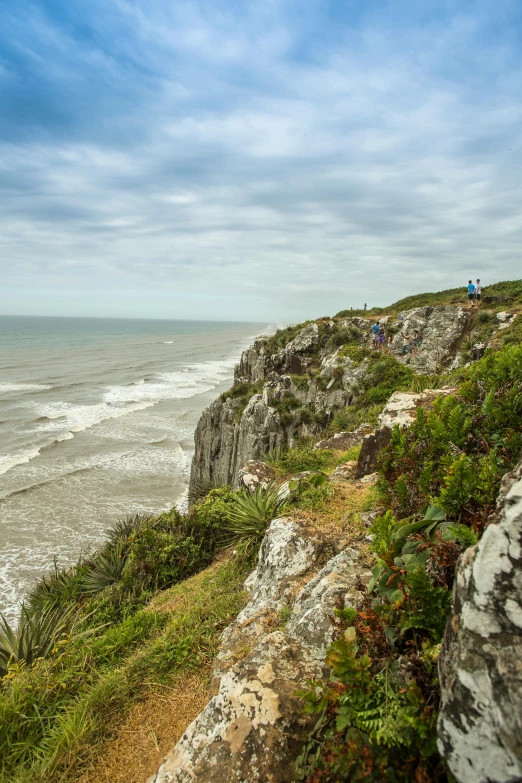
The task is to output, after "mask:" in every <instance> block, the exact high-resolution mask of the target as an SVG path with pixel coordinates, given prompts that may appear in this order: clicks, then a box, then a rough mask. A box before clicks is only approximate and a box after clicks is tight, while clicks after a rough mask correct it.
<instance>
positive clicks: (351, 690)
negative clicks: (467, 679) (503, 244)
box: [297, 340, 522, 783]
mask: <svg viewBox="0 0 522 783" xmlns="http://www.w3.org/2000/svg"><path fill="white" fill-rule="evenodd" d="M521 384H522V346H520V345H517V346H514V345H510V343H509V340H508V341H507V345H506V347H505V348H503V349H502V350H500V351H499V352H497V353H493V352H491V353H488V354H486V356H485V357H484V358H483V359H482V360H480V361H479V362H477V363H476V364H474V365H471V366H470V367H468V368H465V369H464V370H462V371H461V372H460V383H459V387H458V390H457V391H456V393H455V394H454V395H451V396H449V397H446V398H440V399H438V400H437V401H436V403H435V405H434V407H433V409H432V410H431V411H430V412H426V411H424V410H422V409H420V410H419V411H418V414H417V419H416V421H415V422H414V424H413V425H412V426H411V428H410V429H409V430H399V429H398V428H396V429H395V430H394V431H393V434H392V440H391V443H390V445H389V447H388V448H387V449H386V450H385V452H384V454H383V456H382V466H381V470H382V478H381V482H380V485H379V494H380V500H381V502H382V503H383V505H385V506H388V509H387V510H386V511H385V513H383V514H382V515H381V516H379V517H377V518H376V519H375V521H374V522H373V524H372V527H371V529H370V532H371V534H372V544H371V548H372V550H373V552H374V554H375V556H376V562H375V566H374V569H373V578H372V580H371V583H370V586H369V594H368V597H367V599H366V604H365V606H364V607H363V608H362V609H360V610H359V611H356V610H352V609H349V610H342V611H338V612H337V615H338V617H337V620H336V640H335V641H334V643H333V644H332V646H331V648H330V651H329V655H328V662H329V664H330V666H331V676H330V681H329V682H323V681H321V682H316V683H313V687H312V688H311V689H310V690H309V691H307V692H306V693H305V694H304V699H305V703H306V707H307V709H308V710H310V711H311V712H315V713H317V714H318V715H319V718H318V721H317V724H316V727H315V729H314V732H313V733H312V735H311V736H310V738H309V741H308V742H307V744H306V745H305V747H304V749H303V752H302V754H301V756H300V757H299V759H298V762H297V769H298V774H299V776H300V779H303V780H304V779H305V778H306V780H307V781H309V783H312V782H315V781H331V783H333V781H342V780H350V781H356V780H361V781H362V780H374V781H381V780H390V781H399V782H401V783H402V782H403V781H404V783H406V782H409V781H418V780H422V781H426V782H428V781H447V780H449V779H450V778H449V776H448V773H447V771H446V770H445V768H444V764H443V762H442V761H441V759H440V757H439V756H438V753H437V748H436V743H435V737H436V720H437V705H438V698H439V686H438V680H437V670H436V660H437V656H438V650H439V646H440V642H441V639H442V635H443V633H444V628H445V625H446V621H447V618H448V614H449V608H450V604H451V587H452V581H453V575H454V571H455V566H456V562H457V559H458V556H459V554H460V553H461V552H462V551H463V549H464V548H465V547H466V546H471V545H473V544H474V543H476V541H477V540H478V536H479V535H480V533H481V532H482V530H483V528H484V524H485V522H486V519H487V516H488V515H489V513H490V512H491V511H492V510H493V508H494V502H495V498H496V495H497V492H498V488H499V484H500V480H501V478H502V476H503V475H504V473H505V472H506V471H508V470H509V469H511V468H512V467H513V465H514V464H515V462H516V460H517V459H518V457H519V455H520V451H521V449H522V427H521V425H520V421H521V414H522V395H521V393H520V389H521ZM405 515H407V516H406V517H405ZM404 517H405V518H404Z"/></svg>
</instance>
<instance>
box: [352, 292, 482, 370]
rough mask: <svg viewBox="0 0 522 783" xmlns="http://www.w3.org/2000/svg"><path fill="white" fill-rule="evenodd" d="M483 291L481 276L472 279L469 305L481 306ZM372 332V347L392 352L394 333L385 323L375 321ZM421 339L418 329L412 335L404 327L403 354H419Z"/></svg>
mask: <svg viewBox="0 0 522 783" xmlns="http://www.w3.org/2000/svg"><path fill="white" fill-rule="evenodd" d="M481 293H482V287H481V284H480V278H477V281H476V283H473V280H470V281H469V282H468V287H467V296H468V307H470V308H473V307H476V308H478V307H479V304H480V299H481ZM350 309H351V308H350ZM364 309H365V310H366V303H365V304H364ZM399 321H402V313H401V314H400V315H399ZM371 333H372V334H371V339H372V348H374V349H375V350H377V351H387V352H388V353H392V350H393V334H391V333H389V334H388V335H386V329H385V325H384V323H381V322H379V321H375V323H374V324H373V325H372V327H371ZM420 340H421V336H420V332H419V330H418V329H414V330H413V336H412V335H410V333H409V332H408V330H407V329H404V331H403V332H402V350H401V353H402V355H404V354H412V355H413V356H417V354H418V352H419V345H420Z"/></svg>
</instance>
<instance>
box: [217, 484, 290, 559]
mask: <svg viewBox="0 0 522 783" xmlns="http://www.w3.org/2000/svg"><path fill="white" fill-rule="evenodd" d="M286 502H287V498H286V497H285V496H284V495H283V494H282V493H281V491H280V489H279V487H276V486H275V485H274V484H271V485H270V486H268V487H266V488H264V487H262V486H259V487H258V488H257V489H255V490H254V491H252V492H250V491H249V490H246V489H244V490H239V491H238V492H237V493H236V495H235V497H234V502H233V503H232V504H231V509H230V511H229V512H228V524H227V525H226V528H225V529H226V531H227V533H228V534H229V537H228V539H227V543H229V544H233V545H235V546H238V547H239V548H240V549H241V550H242V551H243V552H244V553H245V554H248V555H250V554H252V553H253V552H254V551H255V549H256V548H257V544H259V542H260V541H261V539H262V537H263V535H264V534H265V531H266V529H267V527H268V525H269V524H270V522H271V521H272V519H274V518H275V517H277V515H278V514H279V512H280V511H281V509H282V508H283V506H284V505H285V503H286Z"/></svg>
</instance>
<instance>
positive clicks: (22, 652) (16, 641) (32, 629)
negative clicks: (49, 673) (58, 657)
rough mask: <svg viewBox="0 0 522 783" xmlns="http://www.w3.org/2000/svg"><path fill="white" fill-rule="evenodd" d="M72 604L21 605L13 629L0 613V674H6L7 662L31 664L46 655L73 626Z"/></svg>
mask: <svg viewBox="0 0 522 783" xmlns="http://www.w3.org/2000/svg"><path fill="white" fill-rule="evenodd" d="M73 614H74V607H71V606H69V607H67V608H64V607H62V606H55V607H49V606H47V607H43V608H39V609H38V608H37V609H31V608H28V607H27V606H26V605H25V604H22V611H21V614H20V621H19V623H18V627H17V628H16V629H15V628H13V627H12V626H11V625H10V624H9V622H8V620H7V619H6V618H5V617H4V615H3V614H0V676H4V675H5V674H7V670H8V666H9V664H10V663H19V662H22V661H24V662H25V663H26V664H28V665H29V666H31V665H32V664H33V663H34V662H35V661H36V660H37V659H38V658H46V657H47V656H48V655H50V653H51V652H52V650H53V648H54V647H55V645H56V642H57V641H58V640H59V639H60V637H61V636H63V635H64V634H66V633H67V632H68V631H69V630H70V629H71V627H72V626H73V622H74V621H73Z"/></svg>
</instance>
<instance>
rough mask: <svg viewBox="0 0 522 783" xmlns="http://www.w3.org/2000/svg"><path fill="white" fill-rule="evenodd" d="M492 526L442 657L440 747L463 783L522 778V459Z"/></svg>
mask: <svg viewBox="0 0 522 783" xmlns="http://www.w3.org/2000/svg"><path fill="white" fill-rule="evenodd" d="M497 520H498V521H497ZM492 522H493V524H490V525H489V527H488V528H487V529H486V531H485V533H484V534H483V536H482V538H481V540H480V541H479V543H478V544H477V545H476V546H474V547H472V548H470V549H468V550H467V551H466V552H465V553H464V554H463V555H462V557H461V559H460V561H459V564H458V567H457V572H456V577H455V584H454V591H453V607H452V616H451V618H450V621H449V623H448V626H447V628H446V633H445V637H444V643H443V647H442V652H441V656H440V660H439V674H440V681H441V696H442V699H441V709H440V715H439V723H438V736H439V750H440V752H441V754H442V755H443V756H444V757H445V758H446V760H447V762H448V764H449V767H450V769H451V771H452V772H453V774H454V775H455V777H456V778H457V780H458V781H459V783H514V781H521V780H522V462H521V463H519V465H518V466H517V468H516V469H515V471H513V472H512V473H511V474H508V475H507V476H506V477H505V478H504V482H503V489H502V491H501V494H500V508H499V509H498V511H497V514H496V515H495V516H494V517H493V519H492Z"/></svg>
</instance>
